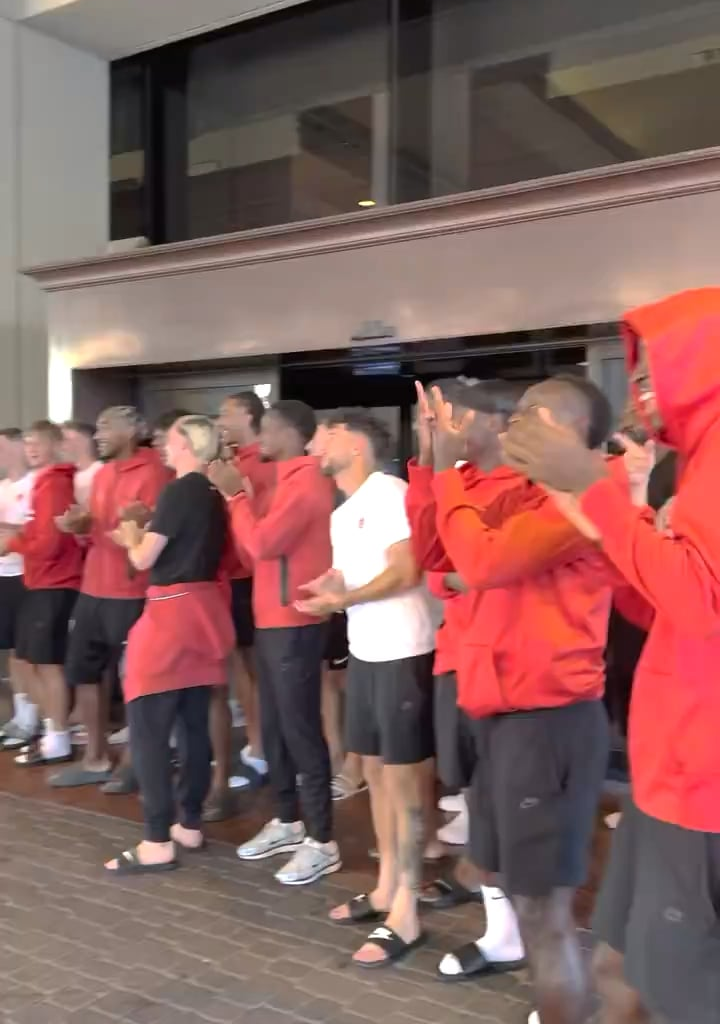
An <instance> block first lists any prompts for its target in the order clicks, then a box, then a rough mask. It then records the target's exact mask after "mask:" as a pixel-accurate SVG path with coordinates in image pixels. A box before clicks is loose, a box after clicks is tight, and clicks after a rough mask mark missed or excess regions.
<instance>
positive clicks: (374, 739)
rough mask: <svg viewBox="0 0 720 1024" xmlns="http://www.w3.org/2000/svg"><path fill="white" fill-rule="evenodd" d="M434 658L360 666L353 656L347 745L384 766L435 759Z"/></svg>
mask: <svg viewBox="0 0 720 1024" xmlns="http://www.w3.org/2000/svg"><path fill="white" fill-rule="evenodd" d="M433 658H434V655H433V654H432V653H430V654H419V655H417V657H414V658H401V659H399V660H398V661H378V662H371V661H360V660H359V659H358V658H355V657H353V655H352V654H351V655H350V657H349V659H348V675H347V683H346V686H345V746H346V750H348V751H349V753H351V754H361V755H363V756H364V757H380V758H382V760H383V761H384V762H385V764H391V765H392V764H396V765H399V764H419V763H420V762H421V761H426V760H427V759H428V758H429V757H433V755H434V753H435V737H434V735H433V674H432V665H433Z"/></svg>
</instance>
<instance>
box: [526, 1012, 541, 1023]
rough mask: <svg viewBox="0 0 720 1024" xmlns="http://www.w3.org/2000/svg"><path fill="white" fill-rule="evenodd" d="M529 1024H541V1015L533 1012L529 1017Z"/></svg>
mask: <svg viewBox="0 0 720 1024" xmlns="http://www.w3.org/2000/svg"><path fill="white" fill-rule="evenodd" d="M528 1024H540V1014H539V1013H538V1012H537V1010H533V1012H532V1013H531V1014H530V1016H529V1017H528Z"/></svg>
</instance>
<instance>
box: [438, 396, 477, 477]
mask: <svg viewBox="0 0 720 1024" xmlns="http://www.w3.org/2000/svg"><path fill="white" fill-rule="evenodd" d="M430 397H431V409H432V414H433V417H434V420H435V435H434V441H433V462H434V465H435V469H436V470H437V471H438V472H441V471H442V470H444V469H452V468H453V466H454V465H455V464H456V463H457V462H459V461H460V459H462V458H463V457H464V455H465V437H466V434H467V429H468V427H469V425H470V424H471V423H472V421H473V418H474V416H475V413H474V412H472V411H471V410H469V409H468V410H467V412H465V414H464V416H463V417H462V419H460V420H456V419H455V418H454V416H453V407H452V403H451V402H446V401H445V398H444V397H443V394H442V392H441V390H440V388H437V387H435V388H433V389H432V391H431V394H430Z"/></svg>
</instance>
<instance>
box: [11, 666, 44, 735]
mask: <svg viewBox="0 0 720 1024" xmlns="http://www.w3.org/2000/svg"><path fill="white" fill-rule="evenodd" d="M8 675H9V678H10V689H11V690H12V692H13V697H14V698H15V704H16V707H15V715H14V717H15V718H16V719H17V720H18V724H19V725H20V726H22V727H23V728H25V727H27V728H30V727H34V726H35V725H37V717H38V711H37V700H36V694H35V692H34V691H36V690H37V686H36V683H35V670H34V669H33V667H32V665H30V664H28V662H27V661H23V660H22V659H21V658H17V657H16V656H15V652H14V651H10V652H9V653H8ZM18 710H20V711H21V714H20V716H19V717H18Z"/></svg>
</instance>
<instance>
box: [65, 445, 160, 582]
mask: <svg viewBox="0 0 720 1024" xmlns="http://www.w3.org/2000/svg"><path fill="white" fill-rule="evenodd" d="M171 479H172V475H171V473H170V471H169V470H168V469H167V468H166V467H165V466H164V465H163V463H162V461H161V459H160V458H159V457H158V455H157V453H156V452H155V451H153V450H152V449H151V448H138V450H137V451H136V452H135V453H134V454H133V455H131V456H130V458H128V459H113V460H112V461H111V462H106V463H105V465H104V466H103V467H102V468H101V469H99V470H98V471H97V473H96V474H95V477H94V479H93V482H92V488H91V490H90V503H89V505H90V515H91V517H92V526H91V530H90V535H89V538H88V540H89V547H88V548H87V556H86V559H85V570H84V572H83V580H82V586H81V588H80V589H81V590H82V592H83V594H89V595H90V596H91V597H108V598H135V599H138V598H143V597H145V591H146V590H147V587H148V575H149V574H148V573H147V572H135V571H134V570H133V571H131V569H130V565H129V563H128V558H127V553H126V551H125V550H124V549H123V548H121V547H119V546H118V545H117V544H116V543H115V542H114V541H113V540H111V538H110V536H109V534H110V533H111V532H112V530H114V529H115V528H116V527H117V525H118V523H119V521H120V512H121V511H122V509H123V508H125V507H126V506H127V505H130V504H132V503H133V502H136V501H139V502H142V504H143V505H147V507H148V508H149V509H154V508H155V506H156V504H157V500H158V497H159V496H160V492H161V491H162V490H163V488H164V487H165V485H166V484H167V483H168V482H169V481H170V480H171Z"/></svg>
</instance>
